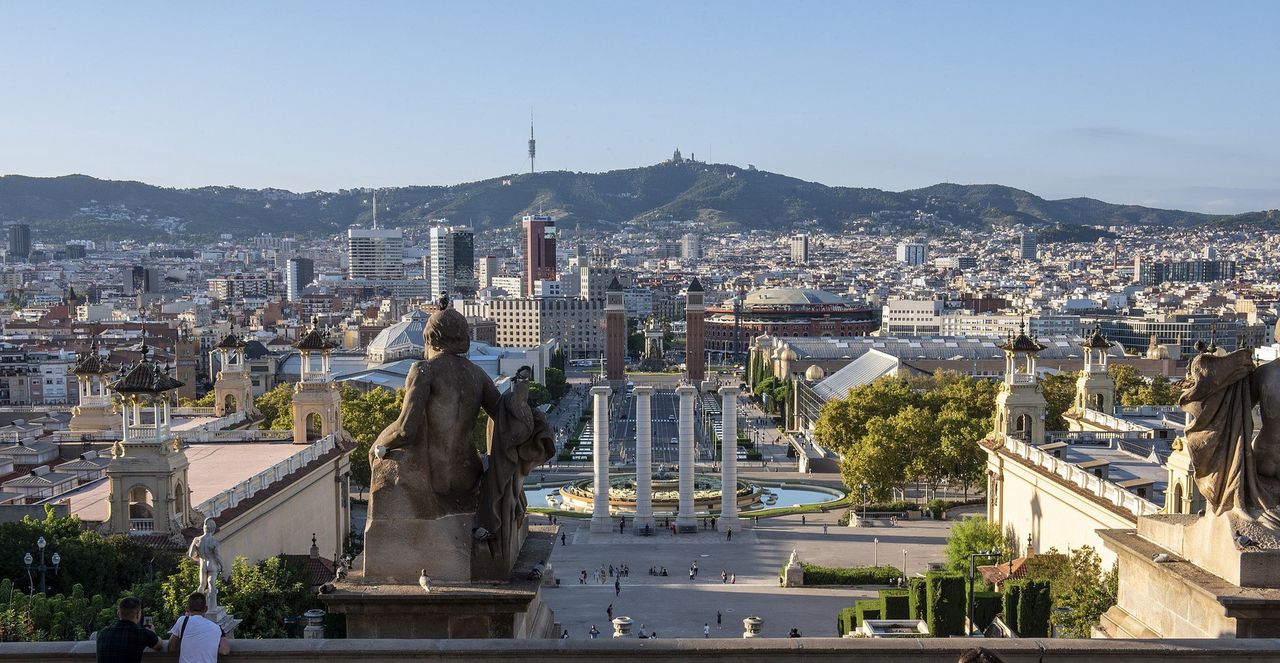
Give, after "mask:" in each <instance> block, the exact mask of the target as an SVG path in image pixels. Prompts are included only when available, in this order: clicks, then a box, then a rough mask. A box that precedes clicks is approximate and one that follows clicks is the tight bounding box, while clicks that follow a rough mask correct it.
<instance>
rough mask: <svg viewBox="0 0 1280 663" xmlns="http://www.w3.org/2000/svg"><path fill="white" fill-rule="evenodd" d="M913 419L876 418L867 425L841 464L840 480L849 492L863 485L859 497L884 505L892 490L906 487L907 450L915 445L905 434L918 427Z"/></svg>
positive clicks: (912, 413)
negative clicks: (864, 432) (880, 502)
mask: <svg viewBox="0 0 1280 663" xmlns="http://www.w3.org/2000/svg"><path fill="white" fill-rule="evenodd" d="M915 418H916V415H915V414H914V412H910V413H907V414H906V415H905V416H904V417H891V418H882V417H875V418H873V419H872V420H871V421H870V422H869V424H868V426H867V432H866V434H865V435H863V436H862V437H860V438H858V442H857V443H856V445H855V446H854V447H852V448H850V449H847V450H846V451H845V453H844V456H843V457H842V458H841V460H840V476H841V478H843V479H844V483H845V485H846V486H848V487H849V489H850V490H855V489H856V490H861V489H862V487H863V485H865V486H866V493H865V495H861V496H862V497H865V498H867V499H871V500H879V501H883V500H887V499H889V498H890V497H891V496H892V491H893V489H894V488H896V487H899V486H901V485H903V484H904V483H906V480H907V479H906V476H907V467H908V465H909V464H910V462H911V457H912V454H911V450H910V447H911V445H912V444H914V443H915V442H916V441H915V440H913V439H911V438H909V437H908V436H907V433H906V430H907V429H909V428H911V427H912V426H914V425H915V424H916V423H918V422H916V421H915Z"/></svg>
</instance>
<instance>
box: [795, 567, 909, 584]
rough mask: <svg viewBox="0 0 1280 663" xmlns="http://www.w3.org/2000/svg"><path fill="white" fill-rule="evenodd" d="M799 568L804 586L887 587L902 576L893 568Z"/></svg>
mask: <svg viewBox="0 0 1280 663" xmlns="http://www.w3.org/2000/svg"><path fill="white" fill-rule="evenodd" d="M800 566H801V568H803V569H804V584H805V585H888V584H890V583H892V582H893V581H894V580H896V579H897V578H898V577H899V576H901V575H902V572H901V571H899V570H898V568H897V567H895V566H847V567H833V566H815V565H813V564H808V563H805V562H800Z"/></svg>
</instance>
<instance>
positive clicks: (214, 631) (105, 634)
mask: <svg viewBox="0 0 1280 663" xmlns="http://www.w3.org/2000/svg"><path fill="white" fill-rule="evenodd" d="M208 611H209V603H208V599H207V598H206V597H205V595H204V594H202V593H200V592H196V593H194V594H192V595H190V596H188V597H187V608H186V610H185V611H184V612H183V614H182V616H181V617H179V618H178V620H177V621H176V622H174V624H173V626H172V627H171V628H170V629H169V643H168V649H169V653H170V654H177V656H178V658H177V660H178V663H216V661H217V660H218V656H219V655H226V654H229V653H231V644H230V642H228V641H227V636H226V634H225V633H223V632H222V628H221V627H220V626H218V624H217V623H215V622H214V621H212V620H210V619H208V618H207V617H205V614H206V613H207V612H208ZM95 640H96V642H97V650H98V663H140V661H142V652H143V651H144V650H146V649H151V650H153V651H164V649H165V646H164V644H162V643H161V641H160V636H158V635H156V632H155V631H154V630H153V628H152V625H151V618H150V617H148V618H147V619H146V620H144V619H143V618H142V601H139V600H138V599H136V598H133V597H131V596H130V597H126V598H123V599H120V605H119V606H118V607H117V608H116V621H115V623H114V624H112V625H110V626H107V627H105V628H103V629H102V630H100V631H98V635H97V637H96V638H95Z"/></svg>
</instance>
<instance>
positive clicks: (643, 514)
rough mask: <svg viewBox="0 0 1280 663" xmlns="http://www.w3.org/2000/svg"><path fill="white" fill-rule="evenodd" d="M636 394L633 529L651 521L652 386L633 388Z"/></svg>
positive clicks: (652, 525)
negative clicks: (634, 508) (634, 516)
mask: <svg viewBox="0 0 1280 663" xmlns="http://www.w3.org/2000/svg"><path fill="white" fill-rule="evenodd" d="M634 393H635V396H636V520H635V524H634V526H633V527H632V529H633V530H634V531H637V532H638V531H642V530H643V529H644V527H645V526H648V527H649V529H650V530H652V529H653V528H654V522H653V418H652V411H651V409H650V402H651V399H652V397H653V387H648V386H640V387H636V388H635V392H634Z"/></svg>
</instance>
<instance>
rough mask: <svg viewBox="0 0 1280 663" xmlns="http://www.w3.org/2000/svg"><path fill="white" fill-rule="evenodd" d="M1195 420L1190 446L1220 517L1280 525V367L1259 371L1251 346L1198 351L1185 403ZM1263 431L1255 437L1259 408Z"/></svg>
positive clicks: (1198, 481) (1182, 400) (1189, 433)
mask: <svg viewBox="0 0 1280 663" xmlns="http://www.w3.org/2000/svg"><path fill="white" fill-rule="evenodd" d="M1179 402H1180V404H1181V405H1182V408H1183V410H1185V411H1186V412H1187V414H1188V416H1189V417H1190V420H1189V421H1188V424H1187V428H1186V440H1187V451H1188V452H1189V453H1190V455H1191V459H1192V464H1193V466H1194V470H1195V476H1196V485H1197V487H1199V489H1200V492H1201V493H1202V494H1203V495H1204V497H1205V501H1206V502H1207V503H1208V505H1209V506H1210V508H1211V509H1212V511H1213V513H1214V514H1215V515H1219V516H1221V515H1226V514H1228V513H1231V514H1234V515H1236V516H1239V517H1244V518H1247V519H1249V520H1253V521H1258V522H1259V523H1260V524H1265V525H1266V526H1268V527H1273V528H1274V527H1277V526H1280V514H1278V513H1277V512H1276V507H1277V506H1278V505H1280V364H1277V363H1276V362H1274V361H1273V362H1269V363H1267V364H1265V365H1263V366H1262V367H1260V368H1257V369H1255V368H1254V365H1253V359H1252V351H1251V350H1248V349H1242V350H1237V351H1235V352H1232V353H1229V354H1226V355H1221V356H1219V355H1214V354H1210V353H1202V354H1198V355H1197V356H1196V357H1195V358H1194V359H1192V361H1191V365H1190V366H1189V367H1188V368H1187V386H1186V389H1185V390H1184V391H1183V392H1182V396H1181V398H1180V400H1179ZM1255 402H1256V403H1258V404H1259V405H1261V414H1262V428H1261V429H1260V430H1259V432H1258V435H1257V437H1255V436H1254V435H1253V406H1254V403H1255Z"/></svg>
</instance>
